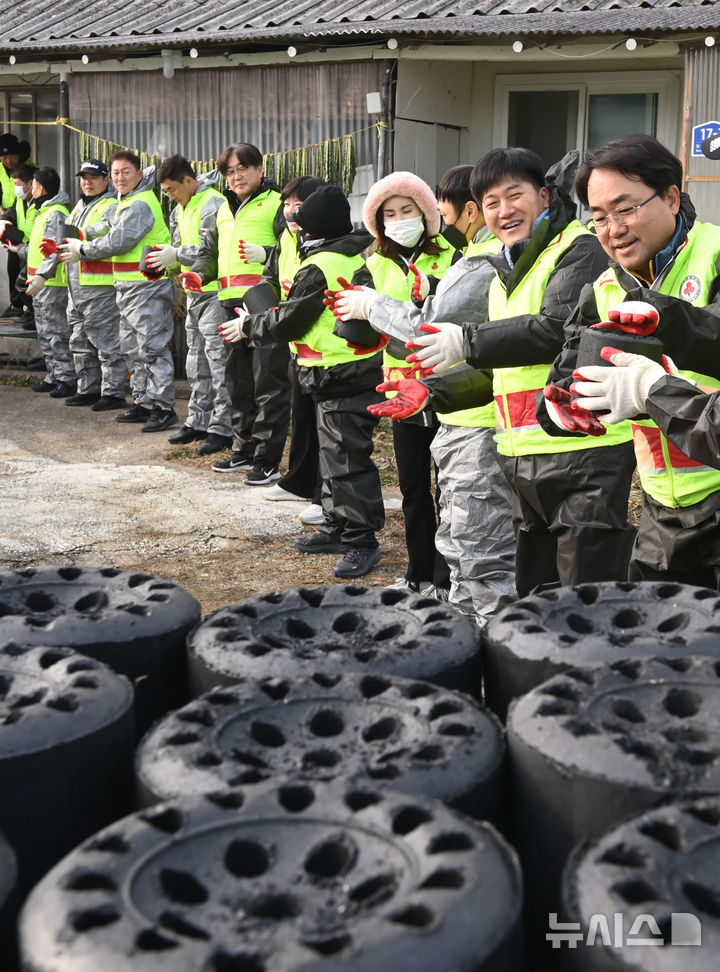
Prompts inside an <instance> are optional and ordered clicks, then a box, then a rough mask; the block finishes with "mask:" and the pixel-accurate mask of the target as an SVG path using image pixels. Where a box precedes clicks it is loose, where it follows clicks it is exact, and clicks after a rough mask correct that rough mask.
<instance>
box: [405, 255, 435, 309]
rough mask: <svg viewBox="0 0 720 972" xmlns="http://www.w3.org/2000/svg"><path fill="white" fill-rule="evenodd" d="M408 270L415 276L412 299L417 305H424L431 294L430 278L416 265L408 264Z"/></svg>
mask: <svg viewBox="0 0 720 972" xmlns="http://www.w3.org/2000/svg"><path fill="white" fill-rule="evenodd" d="M408 269H409V270H410V272H411V273H412V274H413V276H414V278H415V279H414V280H413V286H412V293H411V295H410V296H411V297H412V299H413V300H414V301H417V303H419V304H422V302H423V301H424V300H425V298H426V297H427V295H428V294H429V293H430V283H429V281H428V278H427V277H426V276H425V274H424V273H422V272H421V271H420V270H418V268H417V267H416V266H415V264H414V263H408Z"/></svg>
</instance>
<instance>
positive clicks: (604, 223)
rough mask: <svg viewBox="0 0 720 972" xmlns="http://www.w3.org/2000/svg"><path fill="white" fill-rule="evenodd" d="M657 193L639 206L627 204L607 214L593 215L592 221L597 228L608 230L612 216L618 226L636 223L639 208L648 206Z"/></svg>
mask: <svg viewBox="0 0 720 972" xmlns="http://www.w3.org/2000/svg"><path fill="white" fill-rule="evenodd" d="M657 195H658V193H657V192H654V193H653V194H652V196H650V197H649V198H648V199H646V200H645V202H641V203H638V204H637V206H625V207H624V208H623V209H616V210H615V211H614V212H612V213H609V214H608V215H607V216H593V218H592V221H593V225H594V226H595V229H596V230H606V229H607V228H608V224H609V222H610V217H611V216H612V218H613V219H614V220H615V222H616V223H617V224H618V226H629V225H630V224H631V223H636V222H637V218H638V210H639V209H642V208H643V206H647V204H648V203H649V202H651V200H653V199H654V198H655V197H656V196H657Z"/></svg>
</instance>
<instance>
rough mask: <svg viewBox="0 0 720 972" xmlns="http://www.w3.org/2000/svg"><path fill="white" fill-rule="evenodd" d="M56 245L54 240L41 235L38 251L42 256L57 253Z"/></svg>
mask: <svg viewBox="0 0 720 972" xmlns="http://www.w3.org/2000/svg"><path fill="white" fill-rule="evenodd" d="M57 248H58V245H57V243H56V242H55V240H51V239H49V237H47V236H43V238H42V239H41V240H40V252H41V253H42V255H43V256H44V257H49V256H52V255H53V253H57Z"/></svg>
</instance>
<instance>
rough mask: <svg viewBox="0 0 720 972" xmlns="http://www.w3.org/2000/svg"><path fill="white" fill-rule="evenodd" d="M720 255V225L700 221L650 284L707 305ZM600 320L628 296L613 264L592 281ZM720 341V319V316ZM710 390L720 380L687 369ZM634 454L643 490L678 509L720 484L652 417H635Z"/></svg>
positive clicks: (716, 473) (717, 473)
mask: <svg viewBox="0 0 720 972" xmlns="http://www.w3.org/2000/svg"><path fill="white" fill-rule="evenodd" d="M719 256H720V226H714V225H713V224H712V223H699V222H698V223H695V224H694V226H693V227H692V229H691V230H690V232H689V233H688V236H687V242H686V244H685V246H684V247H683V248H682V250H680V252H679V253H678V254H677V255H676V257H675V259H674V260H673V262H672V264H671V265H670V267H669V268H668V269H667V270H666V271H664V272H663V273H661V274H660V276H659V278H658V279H657V280H656V281H655V282H654V283H653V285H652V287H651V288H650V289H651V290H657V291H658V292H659V293H661V294H667V295H668V296H670V297H677V298H678V300H686V301H688V302H689V303H691V304H693V305H694V306H696V307H705V306H707V303H708V299H709V293H710V285H711V284H712V282H713V280H714V279H715V276H716V269H715V268H716V261H717V259H718V257H719ZM593 289H594V291H595V302H596V304H597V309H598V312H599V314H600V320H601V321H604V320H607V316H608V311H609V310H610V309H611V308H612V307H617V305H618V304H621V303H622V302H623V301H624V300H625V299H626V293H625V291H624V290H623V288H622V287H621V286H620V284H619V283H618V280H617V277H616V275H615V270H614V269H613V268H610V269H609V270H607V271H606V272H605V273H604V274H602V276H601V277H598V279H597V280H596V281H595V283H594V284H593ZM718 340H719V341H720V322H718ZM680 374H681V375H682V376H683V377H684V378H690V379H691V380H693V381H696V382H697V383H698V384H699V385H702V386H703V387H704V388H705V389H707V390H708V391H710V390H713V391H714V390H715V389H717V388H719V387H720V381H718V379H717V378H713V377H711V376H709V375H704V374H702V372H697V371H687V370H682V371H680ZM632 431H633V441H634V445H635V457H636V460H637V468H638V474H639V476H640V483H641V485H642V488H643V490H644V491H645V492H646V493H647V494H648V496H651V497H652V498H653V499H654V500H655V501H656V502H657V503H660V504H661V505H662V506H665V507H668V508H670V509H674V508H676V507H682V506H692V505H693V504H695V503H699V502H701V500H704V499H705V498H706V497H707V496H709V495H710V494H711V493H715V492H717V491H718V490H720V471H718V470H717V469H712V468H711V467H710V466H704V465H703V464H702V463H700V462H695V460H694V459H690V458H688V456H686V455H685V454H684V453H683V452H680V450H679V449H677V448H676V447H675V446H674V445H673V444H672V443H671V442H668V440H667V439H666V438H665V436H664V435H663V434H662V432H661V431H660V429H659V428H658V427H657V425H655V423H654V422H653V421H652V420H651V419H635V420H634V421H633V422H632Z"/></svg>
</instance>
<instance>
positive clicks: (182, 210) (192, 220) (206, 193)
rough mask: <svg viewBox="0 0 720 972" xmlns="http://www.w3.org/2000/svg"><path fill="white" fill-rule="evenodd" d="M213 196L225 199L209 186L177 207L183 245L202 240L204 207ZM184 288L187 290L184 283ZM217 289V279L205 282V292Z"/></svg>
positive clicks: (179, 230) (176, 212) (176, 215)
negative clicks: (201, 230) (201, 228)
mask: <svg viewBox="0 0 720 972" xmlns="http://www.w3.org/2000/svg"><path fill="white" fill-rule="evenodd" d="M212 196H217V197H218V198H220V199H223V200H224V199H225V197H224V196H223V194H222V193H221V192H218V190H217V189H214V188H213V187H212V186H209V187H208V188H207V189H203V191H202V192H196V193H195V195H194V196H192V197H191V198H190V199H189V200H188V201H187V203H186V205H185V206H180V205H178V206H177V207H176V208H175V217H176V219H177V226H178V232H179V234H180V243H181V244H182V245H183V246H197V245H198V244H199V243H200V242H201V235H200V227H201V224H202V213H203V207H204V206H205V203H206V202H207V201H208V199H209V198H211V197H212ZM183 289H184V290H185V291H187V287H186V286H185V284H184V283H183ZM217 289H218V282H217V280H211V281H210V282H209V283H206V284H204V285H203V288H202V290H203V293H209V292H213V291H216V290H217ZM188 292H189V291H188Z"/></svg>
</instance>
